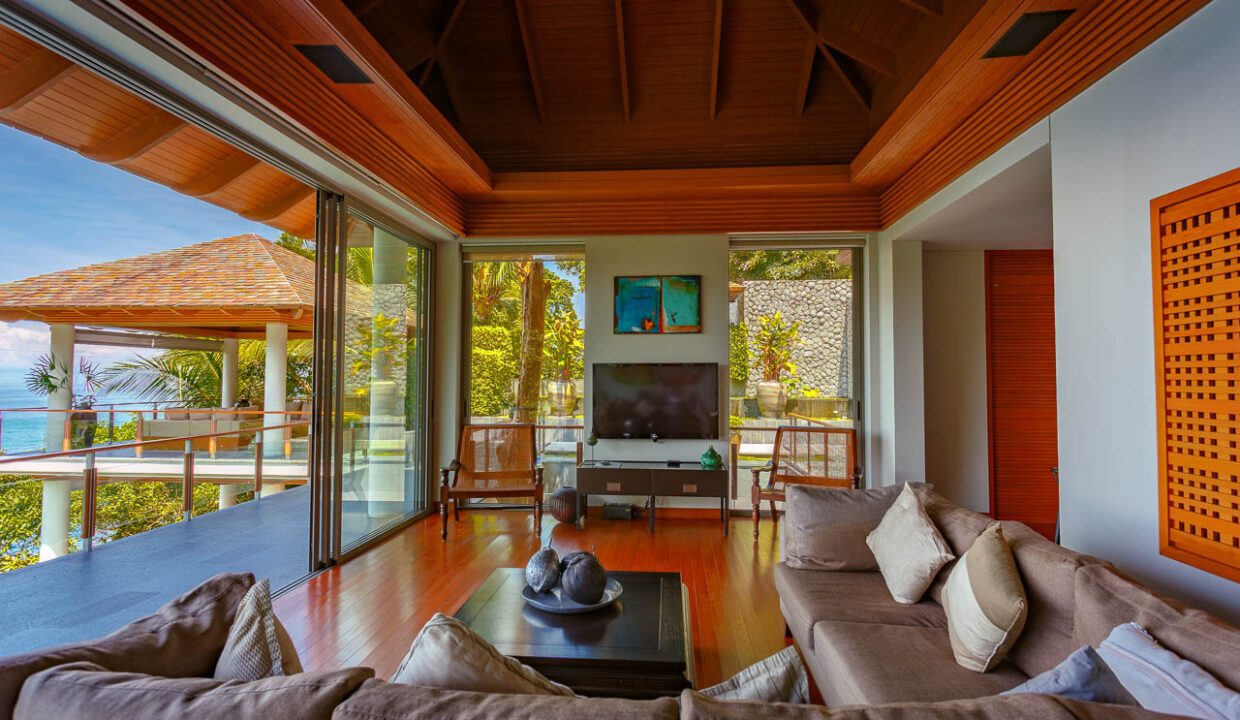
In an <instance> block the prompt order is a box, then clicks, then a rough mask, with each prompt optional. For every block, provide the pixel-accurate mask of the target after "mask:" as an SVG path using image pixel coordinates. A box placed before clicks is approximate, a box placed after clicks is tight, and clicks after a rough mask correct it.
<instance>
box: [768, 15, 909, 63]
mask: <svg viewBox="0 0 1240 720" xmlns="http://www.w3.org/2000/svg"><path fill="white" fill-rule="evenodd" d="M787 2H788V4H789V5H790V6H791V7H792V10H793V12H795V13H796V16H797V19H798V20H800V21H801V24H802V25H804V26H805V29H806V30H807V31H809V33H810V34H811V35H813V36H814V37H816V38H818V42H820V43H822V44H824V45H827V46H829V47H832V48H835V49H836V50H838V51H840V52H842V53H844V54H845V55H847V56H848V57H850V58H852V59H853V60H856V61H857V62H859V63H861V64H862V65H865V66H866V67H868V68H870V69H871V70H874V71H875V72H878V73H880V74H882V75H886V76H888V77H894V76H895V74H896V55H895V53H893V52H892V51H890V50H888V49H887V48H885V47H883V46H881V45H879V44H878V43H875V42H872V41H870V40H867V39H866V38H864V37H862V36H861V35H859V34H857V33H856V32H855V31H853V30H851V29H850V28H847V27H845V26H843V25H841V24H839V23H837V22H833V21H832V20H830V19H829V18H827V17H826V16H825V15H823V14H822V13H818V12H815V10H814V7H813V5H812V4H810V3H809V0H787Z"/></svg>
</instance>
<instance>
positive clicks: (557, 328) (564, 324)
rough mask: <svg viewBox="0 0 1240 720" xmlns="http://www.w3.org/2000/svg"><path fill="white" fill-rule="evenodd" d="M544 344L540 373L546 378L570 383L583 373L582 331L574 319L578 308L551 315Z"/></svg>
mask: <svg viewBox="0 0 1240 720" xmlns="http://www.w3.org/2000/svg"><path fill="white" fill-rule="evenodd" d="M550 326H551V328H550V330H549V331H548V332H547V337H546V343H545V344H544V345H543V353H544V361H545V362H544V365H543V375H544V376H545V377H546V378H547V379H549V380H558V381H560V382H569V381H571V380H573V379H574V378H579V377H584V376H585V352H586V344H585V333H584V332H583V331H582V329H581V323H580V321H579V320H578V319H577V311H576V310H574V309H573V308H572V306H569V308H568V310H567V312H564V313H562V314H558V315H555V316H553V317H552V319H551V322H550Z"/></svg>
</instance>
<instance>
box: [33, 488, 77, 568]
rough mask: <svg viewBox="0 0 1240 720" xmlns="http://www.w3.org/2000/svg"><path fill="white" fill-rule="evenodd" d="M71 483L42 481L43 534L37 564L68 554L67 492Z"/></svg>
mask: <svg viewBox="0 0 1240 720" xmlns="http://www.w3.org/2000/svg"><path fill="white" fill-rule="evenodd" d="M70 490H71V483H69V482H65V481H52V480H44V481H43V533H42V537H41V539H40V542H39V562H42V561H44V560H51V559H52V558H58V557H60V556H61V555H68V554H69V491H70Z"/></svg>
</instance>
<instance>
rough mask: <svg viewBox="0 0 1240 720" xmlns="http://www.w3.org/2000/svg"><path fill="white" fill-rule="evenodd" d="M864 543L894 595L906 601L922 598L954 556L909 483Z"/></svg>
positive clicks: (915, 600)
mask: <svg viewBox="0 0 1240 720" xmlns="http://www.w3.org/2000/svg"><path fill="white" fill-rule="evenodd" d="M865 544H866V545H868V546H869V547H870V551H871V552H873V553H874V559H875V560H876V561H877V562H878V569H879V571H880V572H881V573H882V574H883V580H885V581H886V582H887V589H888V590H890V591H891V597H893V598H895V601H896V602H898V603H904V604H906V605H911V604H913V603H916V602H919V601H920V600H921V598H922V596H923V595H925V594H926V590H927V589H928V588H929V587H930V583H932V582H934V578H935V576H936V575H938V573H939V569H940V568H942V567H943V566H944V565H946V564H947V563H948V562H951V560H952V559H953V558H954V557H955V556H954V555H953V554H952V552H951V549H950V548H948V546H947V542H946V541H945V540H943V536H942V535H940V534H939V531H938V528H936V527H935V526H934V523H933V522H932V521H931V520H930V516H929V515H927V514H926V511H925V509H924V508H922V506H921V500H920V499H919V498H918V497H917V494H916V492H914V490H913V488H912V487H910V486H908V485H905V486H904V489H903V490H901V491H900V495H899V497H897V498H896V499H895V502H893V503H892V504H891V507H890V508H888V509H887V512H886V513H885V514H884V515H883V519H882V521H881V522H880V523H879V524H878V527H877V528H875V529H874V531H873V532H871V533H870V534H869V535H868V536H866V538H865Z"/></svg>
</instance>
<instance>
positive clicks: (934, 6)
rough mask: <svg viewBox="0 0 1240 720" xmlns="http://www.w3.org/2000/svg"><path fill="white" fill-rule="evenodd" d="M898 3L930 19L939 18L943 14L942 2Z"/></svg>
mask: <svg viewBox="0 0 1240 720" xmlns="http://www.w3.org/2000/svg"><path fill="white" fill-rule="evenodd" d="M900 2H902V3H904V4H905V5H907V6H908V7H911V8H913V9H914V10H918V11H920V12H923V13H925V14H927V15H930V16H932V17H939V16H941V15H942V14H943V0H900Z"/></svg>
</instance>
